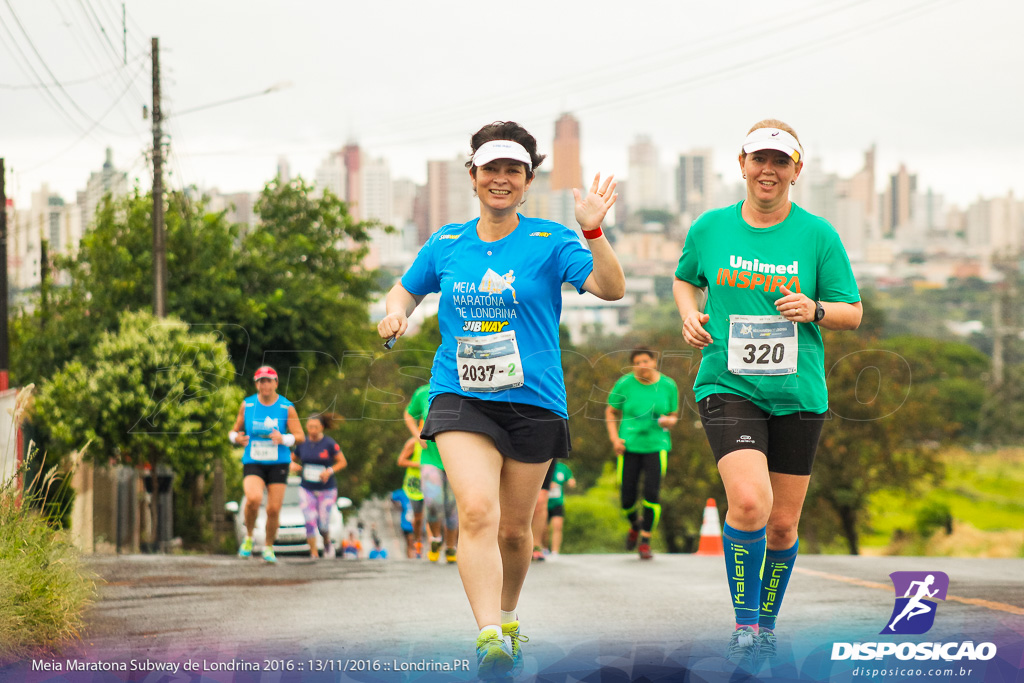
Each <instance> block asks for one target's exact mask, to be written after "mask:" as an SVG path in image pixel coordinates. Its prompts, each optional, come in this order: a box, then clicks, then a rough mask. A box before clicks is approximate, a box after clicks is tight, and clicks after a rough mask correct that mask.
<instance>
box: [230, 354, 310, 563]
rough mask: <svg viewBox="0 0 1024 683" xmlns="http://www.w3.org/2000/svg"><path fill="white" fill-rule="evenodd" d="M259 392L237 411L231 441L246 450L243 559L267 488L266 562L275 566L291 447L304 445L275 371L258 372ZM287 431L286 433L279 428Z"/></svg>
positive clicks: (240, 552) (292, 408)
mask: <svg viewBox="0 0 1024 683" xmlns="http://www.w3.org/2000/svg"><path fill="white" fill-rule="evenodd" d="M254 379H255V381H256V393H255V394H253V395H252V396H248V397H246V399H245V400H244V401H242V405H241V407H239V409H238V417H237V418H235V426H234V427H232V428H231V431H230V432H229V433H228V440H229V441H231V443H233V444H235V445H236V446H245V453H244V454H243V455H242V476H243V478H242V488H243V489H244V490H245V531H246V536H245V540H244V541H242V545H241V546H240V547H239V548H238V555H239V557H250V556H252V531H253V528H254V527H255V526H256V517H257V516H258V515H259V511H260V503H262V502H263V490H264V488H266V491H267V529H266V539H267V540H266V543H265V545H264V547H263V559H264V560H265V561H267V562H277V557H276V556H275V555H274V539H275V538H277V525H278V515H279V514H280V512H281V503H282V502H283V501H284V490H285V488H287V486H288V467H289V463H291V460H292V454H291V447H292V446H294V445H295V444H297V443H302V442H303V441H305V439H306V437H305V435H304V434H303V433H302V423H301V422H300V421H299V414H298V413H297V412H295V406H294V405H292V402H291V401H289V400H288V399H286V398H285V397H284V396H280V395H278V393H277V371H276V370H274V368H272V367H270V366H269V365H264V366H263V367H261V368H259V369H257V370H256V375H255V376H254ZM282 429H284V433H282V432H281V430H282Z"/></svg>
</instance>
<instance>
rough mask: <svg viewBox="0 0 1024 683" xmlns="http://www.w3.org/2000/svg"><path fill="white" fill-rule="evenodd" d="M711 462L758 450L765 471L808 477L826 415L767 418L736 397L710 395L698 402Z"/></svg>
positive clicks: (813, 414) (742, 399) (807, 414)
mask: <svg viewBox="0 0 1024 683" xmlns="http://www.w3.org/2000/svg"><path fill="white" fill-rule="evenodd" d="M698 410H699V411H700V421H701V422H702V423H703V425H704V433H705V434H707V437H708V443H709V444H710V445H711V451H712V452H713V453H714V454H715V462H718V461H719V460H721V459H722V458H723V457H725V456H726V455H728V454H729V453H732V452H733V451H739V450H744V449H748V448H749V449H753V450H756V451H761V452H762V453H764V454H765V457H766V458H767V459H768V471H769V472H778V473H779V474H797V475H804V476H807V475H810V473H811V465H812V464H813V463H814V454H815V452H816V451H817V449H818V438H819V437H820V436H821V428H822V426H823V424H824V422H825V418H826V417H827V416H828V413H827V412H826V413H806V412H801V413H793V414H791V415H769V414H768V413H766V412H764V411H763V410H761V409H760V408H758V407H757V406H756V405H754V404H753V403H752V402H751V401H749V400H747V399H745V398H743V397H742V396H737V395H736V394H711V395H710V396H707V397H705V398H702V399H701V400H700V401H699V403H698Z"/></svg>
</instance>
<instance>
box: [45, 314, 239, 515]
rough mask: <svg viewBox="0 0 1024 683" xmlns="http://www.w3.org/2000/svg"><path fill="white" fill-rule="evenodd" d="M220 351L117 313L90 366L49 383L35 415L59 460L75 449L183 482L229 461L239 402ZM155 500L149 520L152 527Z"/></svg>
mask: <svg viewBox="0 0 1024 683" xmlns="http://www.w3.org/2000/svg"><path fill="white" fill-rule="evenodd" d="M234 375H235V371H234V367H233V366H232V365H231V361H230V360H229V358H228V353H227V348H226V347H225V345H224V343H223V342H221V341H219V340H218V339H217V338H216V337H215V335H212V334H204V333H195V332H191V331H190V330H189V326H188V325H187V324H185V323H183V322H181V321H179V320H175V319H173V318H167V319H163V320H158V319H156V318H154V317H153V316H152V315H150V314H148V313H124V314H122V315H121V317H120V320H119V325H118V326H117V330H116V331H108V332H104V333H103V335H102V336H101V338H100V340H99V342H98V343H97V345H96V347H95V349H94V350H93V353H92V361H91V362H90V363H89V364H84V363H82V362H80V361H71V362H70V363H68V364H67V365H66V366H65V367H64V368H63V369H61V370H60V371H58V372H57V373H55V374H54V375H53V377H52V378H51V379H50V381H49V382H47V383H46V385H45V386H44V387H43V389H42V391H41V392H40V394H39V397H38V399H37V401H36V414H37V415H38V417H39V419H40V421H41V422H42V423H43V425H44V426H45V428H46V429H47V430H48V431H49V432H50V434H51V447H52V448H54V449H56V450H57V451H59V452H60V453H62V454H70V453H71V452H72V451H76V450H79V449H81V448H82V447H83V446H85V444H86V443H87V442H88V443H90V446H89V448H88V450H87V452H86V457H87V458H89V459H91V460H93V461H95V462H99V463H105V462H108V461H111V460H112V461H114V462H116V463H118V464H125V465H132V466H139V465H147V466H149V467H151V468H152V470H151V471H152V476H153V483H154V488H153V490H154V491H156V490H157V489H156V487H155V484H156V471H157V468H158V467H159V466H160V465H162V464H165V465H169V466H171V467H172V468H173V469H174V471H175V472H177V473H178V474H179V475H180V476H182V477H184V478H185V479H186V480H187V479H189V478H190V477H193V476H195V475H198V474H200V473H206V472H210V471H211V467H212V463H213V461H214V459H215V458H224V457H227V456H228V454H229V453H230V444H228V442H227V439H225V438H224V434H225V430H226V429H227V428H228V426H229V424H230V422H231V418H232V416H233V415H234V414H235V412H236V411H237V409H238V405H239V402H240V401H241V398H242V396H241V391H240V390H239V389H238V387H236V386H235V385H234V383H233V379H234ZM156 501H157V497H156V496H153V499H152V504H153V510H152V514H153V519H156Z"/></svg>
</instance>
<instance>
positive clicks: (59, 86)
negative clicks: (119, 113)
mask: <svg viewBox="0 0 1024 683" xmlns="http://www.w3.org/2000/svg"><path fill="white" fill-rule="evenodd" d="M4 4H5V5H7V10H8V11H9V12H10V13H11V16H12V17H14V23H15V24H17V25H18V28H19V29H20V30H21V34H22V35H23V36H25V40H26V41H28V46H29V47H30V48H32V52H34V53H35V55H36V58H38V59H39V63H40V64H42V65H43V68H44V69H46V73H48V74H49V75H50V78H52V79H53V84H54V85H55V86H57V89H58V90H60V91H61V93H63V94H64V97H66V98H67V100H68V102H70V103H71V105H72V106H73V107H74V108H75V109H77V110H78V112H79V113H80V114H81V115H82V116H84V117H85V119H86V120H87V121H88V122H90V123H92V124H93V126H92V128H90V129H89V130H90V131H92V130H93V129H94V128H96V127H99V128H100V129H102V130H103V131H105V132H107V133H110V134H112V135H124V133H120V132H118V131H115V130H111V129H109V128H106V127H104V126H102V125H100V123H99V121H96V120H94V119H93V118H92V116H90V115H89V113H88V112H86V111H85V110H84V109H82V107H80V106H79V104H78V102H76V101H75V98H73V97H71V94H70V93H69V92H68V91H67V90H65V89H64V86H63V84H61V82H60V81H59V80H58V79H57V76H56V75H55V74H54V73H53V71H52V70H51V69H50V67H49V65H47V63H46V60H45V59H43V56H42V55H41V54H40V53H39V50H38V49H36V46H35V43H33V42H32V38H31V37H30V36H29V35H28V31H26V30H25V26H24V25H23V24H22V23H21V19H19V18H18V14H17V12H15V11H14V7H12V6H11V2H10V0H4ZM41 81H42V79H40V82H41Z"/></svg>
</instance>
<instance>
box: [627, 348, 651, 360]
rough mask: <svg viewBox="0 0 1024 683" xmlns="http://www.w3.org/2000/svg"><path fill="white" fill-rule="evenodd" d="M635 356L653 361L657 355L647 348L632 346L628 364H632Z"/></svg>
mask: <svg viewBox="0 0 1024 683" xmlns="http://www.w3.org/2000/svg"><path fill="white" fill-rule="evenodd" d="M637 356H650V357H651V360H654V359H655V358H657V357H658V354H656V353H654V349H652V348H650V347H649V346H634V347H633V350H632V351H630V352H629V362H630V363H632V362H634V361H635V360H636V357H637Z"/></svg>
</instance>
